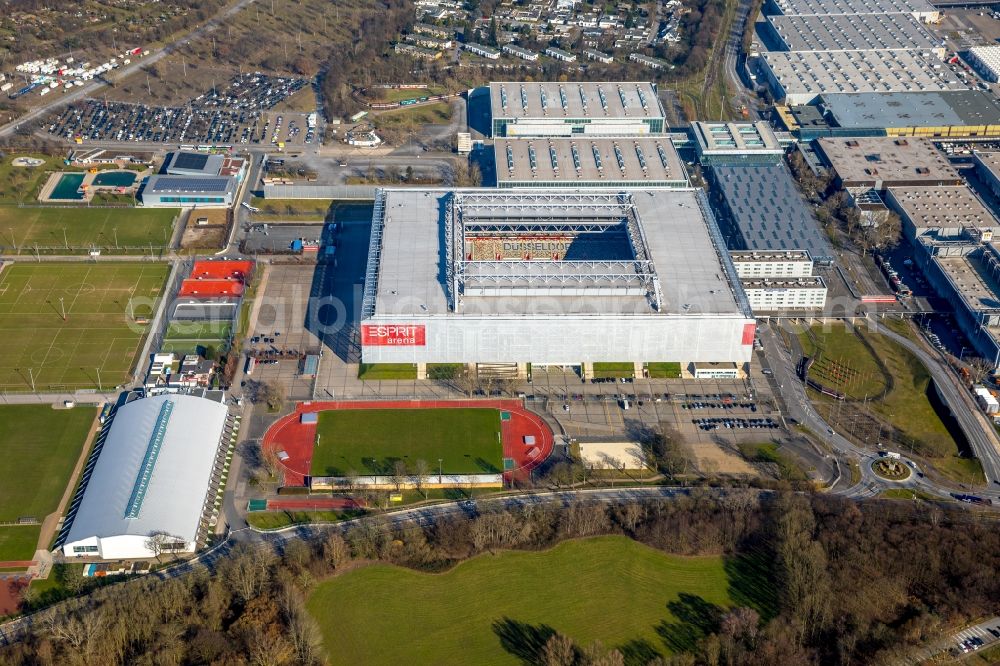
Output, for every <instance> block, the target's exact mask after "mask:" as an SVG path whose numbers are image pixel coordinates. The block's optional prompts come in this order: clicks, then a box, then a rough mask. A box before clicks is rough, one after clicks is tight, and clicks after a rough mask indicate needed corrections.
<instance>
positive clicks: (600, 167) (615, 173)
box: [494, 136, 688, 188]
mask: <svg viewBox="0 0 1000 666" xmlns="http://www.w3.org/2000/svg"><path fill="white" fill-rule="evenodd" d="M494 157H495V160H496V175H497V186H498V187H502V188H511V187H549V188H551V187H573V188H592V187H600V188H604V187H617V188H622V187H642V188H659V187H687V186H688V179H687V173H686V172H685V171H684V166H683V163H682V162H681V158H680V157H679V156H678V155H677V150H676V149H675V148H674V144H673V142H671V141H670V139H669V138H667V137H665V136H656V137H654V136H633V137H622V138H618V139H603V138H599V137H578V138H573V139H569V138H560V137H554V138H544V139H503V138H501V139H497V140H496V143H495V144H494Z"/></svg>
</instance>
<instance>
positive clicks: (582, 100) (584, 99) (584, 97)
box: [580, 86, 587, 112]
mask: <svg viewBox="0 0 1000 666" xmlns="http://www.w3.org/2000/svg"><path fill="white" fill-rule="evenodd" d="M580 103H581V104H583V110H584V112H586V111H587V93H585V92H584V91H583V86H580Z"/></svg>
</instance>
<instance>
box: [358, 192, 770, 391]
mask: <svg viewBox="0 0 1000 666" xmlns="http://www.w3.org/2000/svg"><path fill="white" fill-rule="evenodd" d="M754 333H755V323H754V319H753V317H752V314H751V310H750V306H749V303H748V302H747V299H746V296H745V294H744V293H743V291H742V289H741V288H740V284H739V278H738V277H737V275H736V270H735V268H734V266H733V263H732V261H731V259H730V258H729V255H728V253H727V252H726V248H725V244H724V242H723V240H722V235H721V234H720V232H719V229H718V227H717V226H716V223H715V219H714V217H713V216H712V213H711V210H710V208H709V206H708V203H707V200H706V198H705V195H704V193H703V191H701V190H698V189H692V188H684V189H661V190H636V191H632V192H622V191H615V192H610V191H607V190H603V191H601V190H574V191H567V190H451V191H449V190H440V189H382V190H379V192H378V194H377V196H376V202H375V210H374V217H373V222H372V233H371V242H370V247H369V255H368V266H367V271H366V276H365V287H364V295H363V302H362V317H361V346H362V347H361V348H362V361H363V362H364V363H415V364H417V365H418V375H419V370H420V368H421V367H423V368H424V370H426V364H428V363H465V364H478V365H480V366H484V365H492V366H497V365H513V364H517V365H518V366H519V367H521V368H523V366H524V365H525V364H527V363H533V364H537V365H564V366H582V369H583V374H584V376H587V375H588V372H589V370H590V369H592V364H593V363H599V362H633V363H635V364H641V363H643V362H676V363H680V364H681V368H682V370H683V369H684V368H688V367H691V366H692V365H693V364H695V363H716V362H719V363H735V364H738V365H739V366H740V367H741V368H742V367H743V366H745V364H746V363H748V362H749V360H750V356H751V351H752V348H753V340H754Z"/></svg>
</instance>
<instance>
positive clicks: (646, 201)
mask: <svg viewBox="0 0 1000 666" xmlns="http://www.w3.org/2000/svg"><path fill="white" fill-rule="evenodd" d="M384 196H385V199H384V214H383V218H382V219H383V220H384V224H379V223H378V220H376V222H375V224H374V227H375V228H374V230H373V233H372V239H373V240H372V248H373V249H375V248H377V247H380V248H381V249H380V250H377V249H376V251H375V252H374V253H370V255H369V261H370V262H377V270H376V269H375V268H373V266H372V264H369V271H368V277H367V278H366V283H365V300H366V303H367V302H368V301H369V300H373V301H374V302H373V303H371V304H370V307H366V308H363V309H369V310H370V312H371V315H375V316H388V317H392V316H402V315H412V316H421V317H426V316H434V315H445V316H462V315H470V316H480V315H483V314H496V315H501V316H514V317H523V316H532V315H538V316H546V315H549V316H551V315H572V314H581V313H585V314H595V315H637V314H644V315H650V314H663V313H665V314H674V315H677V314H686V313H688V312H692V313H705V314H709V313H711V314H737V315H738V314H740V313H741V312H742V310H741V299H742V294H741V293H740V294H738V295H737V294H736V293H734V290H733V283H734V282H736V280H737V278H736V273H735V268H733V266H732V263H731V261H730V260H729V257H728V254H727V253H726V251H725V247H724V244H723V241H722V237H721V234H720V232H719V230H718V228H717V227H716V225H715V220H714V218H713V217H710V216H711V213H710V210H709V208H708V204H707V202H706V201H705V199H704V194H703V193H702V192H701V191H700V190H695V189H691V188H683V189H661V190H636V191H633V192H631V193H630V194H627V193H618V192H607V191H600V190H559V189H554V190H523V189H522V190H459V191H457V192H455V193H453V192H450V191H446V190H418V189H389V190H384ZM451 208H454V209H457V210H458V212H457V214H458V215H459V216H461V217H462V218H463V219H468V218H472V217H474V216H476V215H487V216H488V215H491V214H492V215H494V216H495V217H494V218H493V219H495V220H497V221H498V222H497V224H498V225H499V226H502V225H505V224H510V225H513V226H518V225H538V227H539V228H543V229H544V228H545V226H546V225H549V226H551V228H552V229H553V230H558V229H559V228H561V227H563V226H564V225H567V224H573V223H576V222H579V223H580V224H581V225H586V224H591V223H596V222H601V221H604V222H607V221H613V224H615V225H617V224H619V223H620V222H622V221H623V220H624V218H625V217H626V213H625V212H623V211H625V210H633V211H634V214H635V216H637V218H638V226H639V227H640V229H641V231H640V232H639V234H640V235H641V236H642V240H641V246H642V252H644V253H646V254H647V255H648V258H649V260H650V262H651V263H652V264H653V265H655V277H656V278H657V279H658V281H659V290H660V297H661V302H660V309H659V310H657V309H656V308H655V307H653V306H652V305H651V303H650V300H649V299H648V298H647V297H646V296H644V295H638V294H633V293H630V294H627V295H622V293H621V291H618V292H616V291H615V290H616V289H619V288H620V285H621V284H624V283H625V281H627V279H628V277H629V276H628V275H624V276H623V281H622V283H612V282H611V280H608V281H607V282H606V283H601V284H602V285H604V284H606V285H607V286H606V287H604V288H603V290H602V288H600V286H598V287H594V288H592V289H591V290H590V291H588V292H586V294H585V295H581V293H579V292H577V293H573V294H572V295H561V294H560V293H558V291H557V290H555V289H554V290H551V291H547V290H546V289H544V288H536V287H539V286H541V285H543V284H549V283H548V282H546V278H547V277H553V278H556V279H558V278H560V277H567V278H568V279H569V280H571V281H572V280H577V279H580V280H584V279H587V278H588V276H589V273H588V271H589V270H590V269H591V268H592V267H591V266H589V264H588V263H587V262H580V263H579V264H576V265H574V264H573V263H572V262H569V261H509V262H498V266H486V267H485V268H483V266H481V265H477V262H474V261H470V262H469V263H468V264H466V265H465V266H466V267H467V268H468V273H467V275H466V277H467V279H469V280H470V282H475V283H476V286H477V289H478V288H479V287H480V286H481V285H482V284H483V283H484V281H485V280H484V276H483V275H482V272H483V271H484V270H495V269H499V268H502V269H503V270H508V269H509V273H508V274H507V277H509V278H511V281H510V282H508V283H507V284H515V285H516V284H525V285H527V286H526V287H525V288H524V289H523V290H522V291H520V292H518V291H516V290H514V289H511V290H509V291H508V292H506V293H504V295H502V296H485V295H480V293H482V292H481V291H480V292H477V293H475V294H474V295H469V294H468V293H465V294H463V295H461V296H460V297H459V299H460V307H459V308H458V310H459V311H458V312H456V311H455V309H454V308H453V307H452V302H453V301H452V295H451V293H450V291H451V285H450V284H449V275H450V274H451V271H452V270H453V268H451V267H449V266H448V265H446V264H447V263H448V260H447V259H446V257H447V256H448V255H449V252H450V251H451V250H450V248H448V247H447V245H448V244H450V241H449V240H448V234H449V230H448V227H449V225H450V224H451V222H450V220H451V219H452V210H450V209H451ZM475 208H479V209H481V210H480V211H475V210H473V209H475ZM706 214H707V215H708V216H709V217H706ZM478 219H479V221H480V223H485V222H484V221H485V220H488V219H490V218H488V217H481V218H478ZM515 237H517V234H516V233H515ZM636 244H637V243H636V242H633V243H632V245H633V247H634V246H635V245H636ZM459 252H461V250H460V251H459ZM491 263H492V262H488V261H487V262H480V264H491ZM501 263H502V264H503V265H502V266H499V264H501ZM594 263H595V265H596V266H598V267H599V266H600V265H603V264H605V263H606V264H609V265H611V264H627V265H628V266H627V270H626V271H624V272H625V273H631V277H632V278H635V277H636V271H637V270H638V269H637V266H638V264H639V263H640V262H638V261H621V262H617V261H608V262H594ZM529 273H530V275H528V274H529ZM532 280H535V281H536V282H535V283H532ZM630 284H634V283H630ZM371 315H369V314H365V315H363V316H371Z"/></svg>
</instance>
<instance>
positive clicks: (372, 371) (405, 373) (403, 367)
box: [358, 363, 417, 382]
mask: <svg viewBox="0 0 1000 666" xmlns="http://www.w3.org/2000/svg"><path fill="white" fill-rule="evenodd" d="M416 378H417V366H415V365H413V364H412V363H361V364H359V365H358V379H364V380H365V381H369V382H375V381H379V380H382V379H386V380H391V379H416Z"/></svg>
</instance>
